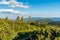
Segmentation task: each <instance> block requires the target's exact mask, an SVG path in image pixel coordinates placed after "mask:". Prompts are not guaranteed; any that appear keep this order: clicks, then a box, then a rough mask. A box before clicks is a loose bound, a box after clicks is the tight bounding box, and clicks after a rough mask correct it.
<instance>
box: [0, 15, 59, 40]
mask: <svg viewBox="0 0 60 40" xmlns="http://www.w3.org/2000/svg"><path fill="white" fill-rule="evenodd" d="M0 40H60V27H58V26H55V25H49V24H48V23H47V22H37V21H34V20H30V19H29V20H28V21H27V22H25V21H24V19H23V17H22V18H20V17H19V16H18V17H17V18H16V20H9V19H8V17H6V18H5V19H1V18H0Z"/></svg>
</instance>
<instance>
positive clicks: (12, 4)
mask: <svg viewBox="0 0 60 40" xmlns="http://www.w3.org/2000/svg"><path fill="white" fill-rule="evenodd" d="M29 15H30V16H31V17H60V0H0V17H1V18H5V17H6V16H8V17H9V18H12V19H13V18H16V17H17V16H24V17H28V16H29Z"/></svg>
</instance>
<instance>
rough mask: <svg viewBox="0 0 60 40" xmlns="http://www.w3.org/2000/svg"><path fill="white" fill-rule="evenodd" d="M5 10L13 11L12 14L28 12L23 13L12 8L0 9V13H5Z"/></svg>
mask: <svg viewBox="0 0 60 40" xmlns="http://www.w3.org/2000/svg"><path fill="white" fill-rule="evenodd" d="M5 12H8V13H13V14H21V15H25V14H28V13H25V12H20V11H15V10H13V9H0V13H5Z"/></svg>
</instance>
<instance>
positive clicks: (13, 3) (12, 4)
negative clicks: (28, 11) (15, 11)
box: [0, 0, 29, 8]
mask: <svg viewBox="0 0 60 40" xmlns="http://www.w3.org/2000/svg"><path fill="white" fill-rule="evenodd" d="M0 4H5V5H9V6H8V7H12V8H15V7H18V8H29V6H28V5H24V3H22V2H17V1H16V0H10V1H8V2H7V1H6V0H2V1H1V2H0Z"/></svg>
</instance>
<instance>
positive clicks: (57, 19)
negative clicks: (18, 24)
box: [25, 17, 60, 21]
mask: <svg viewBox="0 0 60 40" xmlns="http://www.w3.org/2000/svg"><path fill="white" fill-rule="evenodd" d="M28 19H29V18H25V20H26V21H27V20H28ZM30 19H32V20H41V19H45V18H41V17H31V18H30ZM47 19H50V20H52V21H60V18H47Z"/></svg>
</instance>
